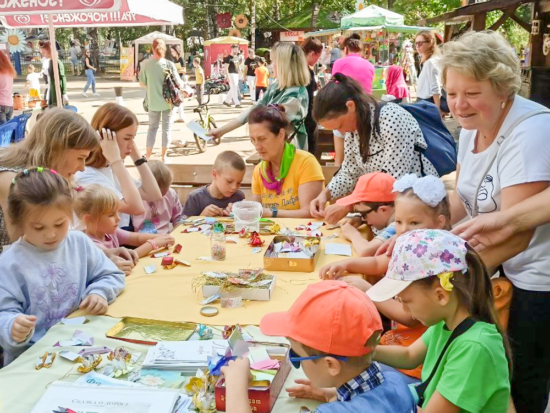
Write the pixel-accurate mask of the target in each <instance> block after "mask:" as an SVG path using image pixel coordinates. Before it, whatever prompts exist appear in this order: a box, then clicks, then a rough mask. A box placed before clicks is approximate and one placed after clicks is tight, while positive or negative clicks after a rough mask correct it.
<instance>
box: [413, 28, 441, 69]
mask: <svg viewBox="0 0 550 413" xmlns="http://www.w3.org/2000/svg"><path fill="white" fill-rule="evenodd" d="M418 36H422V37H423V38H424V40H425V41H428V42H430V52H429V54H428V57H427V58H426V59H425V60H423V61H422V63H424V62H425V61H426V60H429V59H430V58H431V57H432V56H434V55H435V56H437V55H439V54H440V53H441V52H440V51H439V47H437V39H436V37H435V33H434V32H433V31H431V30H420V31H419V32H418V33H416V36H415V37H414V38H415V39H416V38H417V37H418Z"/></svg>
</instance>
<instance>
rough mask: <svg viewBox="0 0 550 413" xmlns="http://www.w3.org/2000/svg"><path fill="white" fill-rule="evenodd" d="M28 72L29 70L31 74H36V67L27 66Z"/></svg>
mask: <svg viewBox="0 0 550 413" xmlns="http://www.w3.org/2000/svg"><path fill="white" fill-rule="evenodd" d="M27 70H28V71H29V72H33V73H34V71H35V70H36V68H35V67H34V65H28V66H27Z"/></svg>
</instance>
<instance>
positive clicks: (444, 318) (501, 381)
mask: <svg viewBox="0 0 550 413" xmlns="http://www.w3.org/2000/svg"><path fill="white" fill-rule="evenodd" d="M367 294H368V295H369V296H370V297H371V298H372V300H373V301H378V302H382V301H385V300H389V299H391V298H393V297H397V300H399V301H400V302H401V303H402V305H403V309H404V311H407V312H408V313H410V315H411V316H412V317H414V318H416V319H417V320H419V321H420V322H421V323H422V324H424V325H426V326H429V328H428V330H427V331H426V333H424V335H423V336H422V339H419V340H416V341H415V342H414V343H413V344H412V345H411V346H410V347H408V348H405V347H401V346H379V347H378V348H377V349H376V352H375V354H374V359H375V360H377V361H380V362H382V363H386V364H388V365H390V366H394V367H398V368H413V367H415V366H418V365H419V364H421V363H424V369H423V370H422V381H423V383H422V385H421V387H417V388H416V389H417V393H418V394H419V396H421V393H422V389H423V390H424V393H423V400H424V401H422V398H421V397H420V402H419V405H420V406H421V407H422V411H423V412H430V413H431V412H437V413H447V412H458V411H460V412H495V413H497V412H506V411H507V407H508V403H509V400H510V372H509V367H508V366H509V361H510V359H509V358H508V360H507V349H508V345H507V340H506V338H504V337H503V335H502V334H501V331H500V328H499V326H498V321H497V318H496V317H497V316H496V312H495V307H494V302H493V295H492V289H491V280H490V277H489V274H488V272H487V269H486V268H485V266H484V265H483V262H482V261H481V258H480V257H479V255H477V253H475V252H474V251H473V250H472V249H470V248H468V246H467V244H466V242H465V241H464V240H462V239H461V238H459V237H457V236H456V235H453V234H451V233H450V232H447V231H441V230H416V231H411V232H409V233H407V234H405V235H402V236H401V237H399V238H398V239H397V243H396V245H395V248H394V251H393V254H392V258H391V261H390V265H389V270H388V272H387V274H386V276H385V277H384V278H383V279H382V281H380V282H379V283H378V284H376V285H375V286H374V287H372V288H371V289H370V290H369V291H368V293H367ZM441 356H442V357H441ZM434 372H435V373H434ZM419 388H420V389H421V391H420V392H418V389H419Z"/></svg>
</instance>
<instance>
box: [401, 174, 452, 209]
mask: <svg viewBox="0 0 550 413" xmlns="http://www.w3.org/2000/svg"><path fill="white" fill-rule="evenodd" d="M407 189H412V190H413V192H414V194H415V195H416V196H417V197H418V198H420V200H421V201H422V202H424V203H425V204H427V205H429V206H431V207H432V208H435V207H436V206H437V205H439V203H440V202H441V201H443V199H445V197H446V196H447V191H446V190H445V184H443V182H441V180H440V179H439V178H438V177H436V176H433V175H428V176H424V177H422V178H419V177H418V176H416V174H408V175H403V176H402V177H401V178H400V179H398V180H397V181H395V182H394V184H393V192H405V191H406V190H407Z"/></svg>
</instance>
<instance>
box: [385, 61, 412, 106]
mask: <svg viewBox="0 0 550 413" xmlns="http://www.w3.org/2000/svg"><path fill="white" fill-rule="evenodd" d="M397 60H398V57H397V56H393V57H392V65H391V66H389V67H388V68H387V69H386V70H384V73H383V75H384V79H386V94H388V95H391V96H393V97H394V98H395V100H393V101H392V102H393V103H401V102H402V101H403V99H406V100H407V101H408V99H409V98H410V96H411V95H410V92H409V87H408V86H407V82H405V75H404V74H403V68H402V67H401V66H398V65H397Z"/></svg>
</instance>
